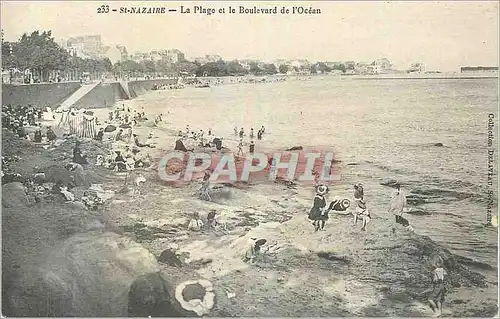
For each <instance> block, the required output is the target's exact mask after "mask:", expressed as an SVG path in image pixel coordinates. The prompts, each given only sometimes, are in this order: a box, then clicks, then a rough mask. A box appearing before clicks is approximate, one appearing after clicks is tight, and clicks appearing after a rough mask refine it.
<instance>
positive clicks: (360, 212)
mask: <svg viewBox="0 0 500 319" xmlns="http://www.w3.org/2000/svg"><path fill="white" fill-rule="evenodd" d="M357 203H358V206H357V207H356V210H355V211H354V222H353V226H356V224H357V222H358V219H362V220H363V225H362V226H361V230H362V231H365V230H366V225H367V224H368V223H369V222H370V220H371V215H370V211H369V210H368V209H367V208H366V203H365V202H364V201H363V200H358V201H357Z"/></svg>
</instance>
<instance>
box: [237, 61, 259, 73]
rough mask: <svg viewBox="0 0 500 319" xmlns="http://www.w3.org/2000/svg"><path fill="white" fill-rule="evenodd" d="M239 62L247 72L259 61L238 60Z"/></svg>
mask: <svg viewBox="0 0 500 319" xmlns="http://www.w3.org/2000/svg"><path fill="white" fill-rule="evenodd" d="M238 62H239V63H240V65H241V66H242V67H243V68H244V69H245V70H247V71H248V70H250V67H251V66H252V63H257V62H258V61H255V60H249V59H246V60H238Z"/></svg>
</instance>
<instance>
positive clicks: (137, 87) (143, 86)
mask: <svg viewBox="0 0 500 319" xmlns="http://www.w3.org/2000/svg"><path fill="white" fill-rule="evenodd" d="M176 83H177V79H161V80H143V81H131V82H129V83H128V88H129V91H130V95H131V97H132V98H134V97H138V96H139V95H142V94H144V93H146V92H147V91H151V90H152V89H153V87H154V86H155V85H158V86H160V85H174V84H176Z"/></svg>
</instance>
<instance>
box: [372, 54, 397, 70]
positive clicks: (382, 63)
mask: <svg viewBox="0 0 500 319" xmlns="http://www.w3.org/2000/svg"><path fill="white" fill-rule="evenodd" d="M372 65H373V66H376V70H377V73H389V72H391V71H393V70H394V65H393V64H392V63H391V61H389V60H388V59H387V58H382V59H377V60H375V61H373V62H372Z"/></svg>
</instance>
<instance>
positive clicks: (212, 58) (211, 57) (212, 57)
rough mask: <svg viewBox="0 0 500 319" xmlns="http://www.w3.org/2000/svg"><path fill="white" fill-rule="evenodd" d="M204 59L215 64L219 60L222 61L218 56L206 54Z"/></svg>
mask: <svg viewBox="0 0 500 319" xmlns="http://www.w3.org/2000/svg"><path fill="white" fill-rule="evenodd" d="M205 59H206V60H207V62H217V61H219V60H222V57H221V56H220V55H218V54H207V55H205Z"/></svg>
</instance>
